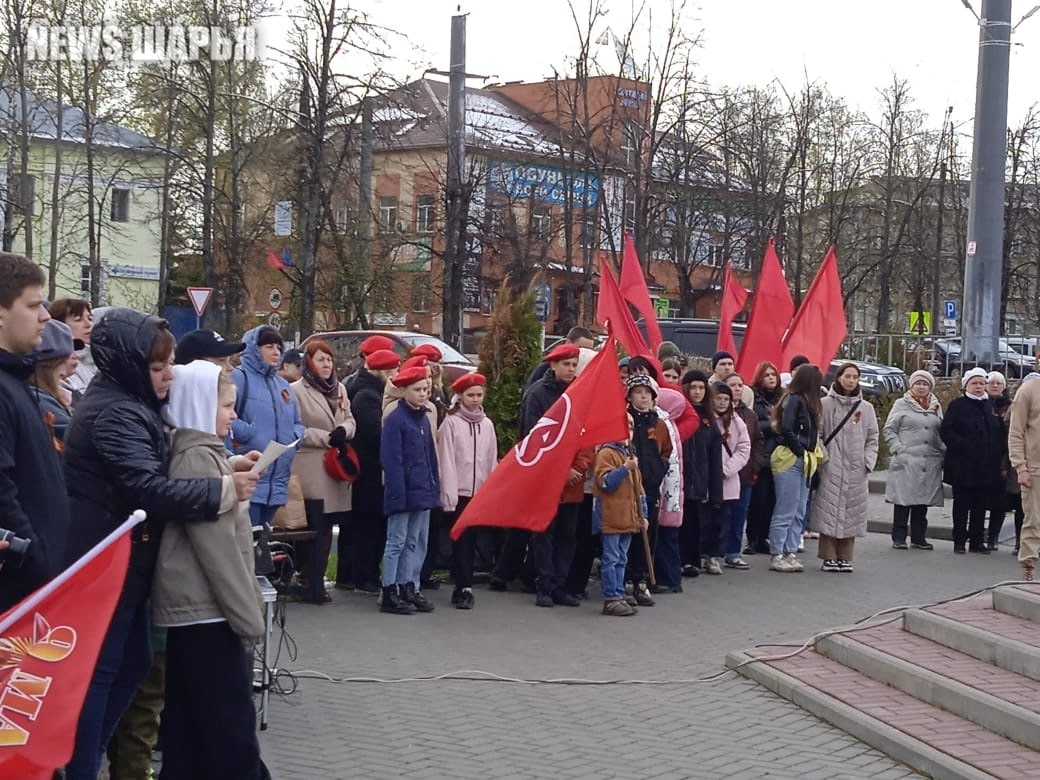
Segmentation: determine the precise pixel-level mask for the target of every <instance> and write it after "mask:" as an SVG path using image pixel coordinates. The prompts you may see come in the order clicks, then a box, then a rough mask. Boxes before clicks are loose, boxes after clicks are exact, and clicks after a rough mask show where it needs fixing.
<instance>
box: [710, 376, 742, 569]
mask: <svg viewBox="0 0 1040 780" xmlns="http://www.w3.org/2000/svg"><path fill="white" fill-rule="evenodd" d="M730 376H731V377H732V376H734V375H733V374H730ZM712 390H713V391H714V392H713V395H714V404H715V424H716V425H717V426H718V429H719V434H720V435H721V437H722V533H721V534H720V535H719V538H718V541H717V542H716V544H715V551H714V554H713V553H711V552H709V553H708V555H709V556H710V557H709V558H708V565H707V567H706V571H707V573H708V574H716V575H718V574H722V565H721V564H722V561H723V560H726V561H727V562H728V566H729V568H733V569H741V568H743V569H746V568H748V567H747V564H746V563H745V564H744V566H741V565H740V564H739V563H738V562H737V561H739V560H740V539H741V537H742V536H743V535H744V520H743V517H741V513H740V511H739V504H740V495H741V487H740V472H741V471H743V470H744V467H745V466H747V464H748V460H749V459H750V458H751V435H750V434H749V433H748V429H747V426H746V425H745V424H744V421H743V420H742V419H741V417H740V415H739V414H737V412H736V408H735V404H736V403H739V399H738V400H734V398H733V389H732V388H731V387H730V386H729V385H728V384H727V383H726V382H716V383H715V386H714V387H713V388H712Z"/></svg>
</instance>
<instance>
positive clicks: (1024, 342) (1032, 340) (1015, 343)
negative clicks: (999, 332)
mask: <svg viewBox="0 0 1040 780" xmlns="http://www.w3.org/2000/svg"><path fill="white" fill-rule="evenodd" d="M1007 343H1008V346H1009V347H1011V349H1013V350H1015V352H1017V353H1018V354H1020V355H1025V356H1026V357H1032V358H1035V357H1037V348H1038V347H1040V339H1038V338H1037V337H1036V336H1007Z"/></svg>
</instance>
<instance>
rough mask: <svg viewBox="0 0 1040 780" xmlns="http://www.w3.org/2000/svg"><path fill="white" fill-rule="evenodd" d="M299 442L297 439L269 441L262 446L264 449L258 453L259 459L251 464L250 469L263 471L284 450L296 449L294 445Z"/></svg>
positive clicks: (284, 451) (282, 453)
mask: <svg viewBox="0 0 1040 780" xmlns="http://www.w3.org/2000/svg"><path fill="white" fill-rule="evenodd" d="M299 443H300V440H299V439H297V440H296V441H294V442H290V443H289V444H279V443H278V442H276V441H273V442H271V443H270V444H268V445H267V446H266V447H264V451H263V452H262V453H260V460H258V461H257V462H256V463H254V464H253V468H251V469H250V471H263V470H264V469H266V468H267V467H268V466H270V465H271V464H272V463H274V462H275V461H276V460H278V459H279V458H280V457H281V456H282V455H284V454H285V453H286V452H288V451H289V450H294V449H296V445H297V444H299Z"/></svg>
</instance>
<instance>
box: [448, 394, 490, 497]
mask: <svg viewBox="0 0 1040 780" xmlns="http://www.w3.org/2000/svg"><path fill="white" fill-rule="evenodd" d="M437 462H438V467H439V468H440V477H441V508H442V509H443V510H444V511H445V512H454V511H455V508H456V507H457V506H458V504H459V496H470V497H472V496H473V494H474V493H476V492H477V489H478V488H479V487H480V486H481V485H483V484H484V482H485V481H486V480H487V478H488V476H490V474H491V470H492V469H494V468H495V466H496V464H497V463H498V437H497V436H496V435H495V425H494V423H492V422H491V418H490V417H488V416H487V415H486V414H484V410H483V409H481V410H480V412H479V414H475V413H472V412H467V411H466V410H465V409H459V410H458V411H456V412H454V413H452V414H449V415H448V416H447V417H446V418H444V424H443V425H441V427H440V430H439V431H437Z"/></svg>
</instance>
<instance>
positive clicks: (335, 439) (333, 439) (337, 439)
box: [329, 426, 347, 449]
mask: <svg viewBox="0 0 1040 780" xmlns="http://www.w3.org/2000/svg"><path fill="white" fill-rule="evenodd" d="M346 443H347V432H346V430H344V429H343V428H342V427H338V426H337V427H336V428H333V429H332V430H331V431H330V432H329V446H330V447H336V448H337V449H339V448H340V447H342V446H343V445H344V444H346Z"/></svg>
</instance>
